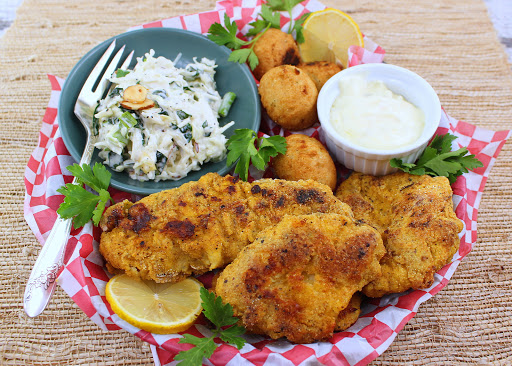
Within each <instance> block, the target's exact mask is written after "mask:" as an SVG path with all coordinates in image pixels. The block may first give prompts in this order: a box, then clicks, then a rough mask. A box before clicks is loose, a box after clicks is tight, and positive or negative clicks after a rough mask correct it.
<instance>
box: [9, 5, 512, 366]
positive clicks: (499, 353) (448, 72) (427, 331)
mask: <svg viewBox="0 0 512 366" xmlns="http://www.w3.org/2000/svg"><path fill="white" fill-rule="evenodd" d="M324 3H325V4H326V5H329V6H333V7H337V8H339V9H342V10H344V11H347V12H349V13H351V14H352V15H353V16H354V18H355V19H356V21H357V22H358V23H359V24H360V26H361V28H362V30H363V31H364V32H365V33H366V34H367V35H368V36H370V37H371V38H372V39H373V40H375V41H376V42H378V43H379V44H380V45H381V46H383V47H384V48H385V49H386V50H387V56H386V61H387V62H389V63H393V64H397V65H400V66H404V67H407V68H409V69H411V70H413V71H416V72H418V73H419V74H421V75H422V76H424V77H425V78H426V79H427V80H428V81H429V82H430V83H431V84H432V85H433V87H434V89H435V90H436V91H437V92H438V94H439V97H440V99H441V102H442V104H443V106H444V108H445V109H446V111H447V112H448V113H449V114H450V115H451V116H453V117H455V118H457V119H462V120H465V121H467V122H470V123H472V124H476V125H478V126H481V127H485V128H488V129H493V130H501V129H510V128H512V72H511V68H510V65H508V64H507V61H506V58H505V54H504V52H503V50H502V48H501V46H500V44H499V43H498V41H497V38H496V34H495V32H494V30H493V27H492V24H491V22H490V21H489V19H488V15H487V10H486V7H485V4H484V3H483V1H482V0H430V1H420V0H416V1H407V2H404V1H401V0H387V1H378V0H340V1H328V0H325V1H324ZM214 5H215V4H214V1H213V0H209V1H202V2H196V1H189V0H185V1H176V2H172V1H164V0H154V1H144V2H142V1H121V0H87V1H76V0H73V1H67V0H53V1H52V0H25V1H24V3H23V5H22V6H21V8H20V9H19V11H18V15H17V18H16V21H15V22H14V24H13V26H12V28H11V29H9V31H8V32H7V33H6V34H5V36H4V37H3V38H2V39H0V171H1V172H2V173H1V174H0V202H1V205H2V207H1V209H0V240H1V245H0V263H1V265H2V270H1V272H0V273H1V274H0V353H1V355H2V357H1V358H0V363H1V364H2V365H68V364H69V365H151V364H152V363H153V361H152V356H151V353H150V351H149V346H148V344H146V343H144V342H142V341H140V340H139V339H138V338H137V337H135V336H132V335H131V334H129V333H127V332H124V331H119V332H103V331H101V330H100V329H99V328H98V327H97V326H96V325H94V324H93V323H92V322H91V321H90V320H89V319H88V318H87V317H86V316H85V315H84V314H83V313H82V312H81V311H80V310H79V309H78V308H77V306H76V305H75V304H74V303H73V302H72V301H71V300H70V299H69V298H68V296H67V295H66V294H65V293H64V292H63V291H62V290H61V289H60V288H58V289H57V291H56V294H55V296H54V298H53V300H52V302H51V304H50V305H49V307H48V308H47V309H46V311H45V312H44V313H43V314H42V315H41V316H39V317H38V318H36V319H30V318H28V317H27V316H25V314H24V312H23V306H22V296H23V291H24V287H25V283H26V280H27V278H28V275H29V273H30V270H31V268H32V266H33V264H34V261H35V259H36V255H37V253H38V252H39V249H40V246H39V244H38V242H37V241H36V239H35V237H34V236H33V234H32V232H31V231H30V230H29V228H28V226H27V225H26V223H25V221H24V218H23V197H24V184H23V174H24V169H25V165H26V163H27V160H28V157H29V156H30V154H31V152H32V150H33V149H34V147H35V145H36V143H37V138H38V132H39V129H40V127H41V120H42V116H43V114H44V110H45V107H46V105H47V103H48V100H49V98H50V85H49V82H48V79H47V77H46V74H47V73H51V74H54V75H57V76H60V77H66V75H67V74H68V73H69V71H70V70H71V68H72V67H73V65H74V64H75V63H76V62H77V61H78V60H79V59H80V57H81V56H82V55H83V54H85V53H86V52H87V51H88V50H89V49H91V48H92V47H93V46H95V45H96V44H98V43H99V42H101V41H103V40H105V39H107V38H109V37H111V36H113V35H115V34H118V33H122V32H123V31H125V30H126V29H127V28H128V27H129V26H132V25H136V24H140V23H145V22H149V21H152V20H159V19H163V18H168V17H170V16H174V15H178V14H188V13H195V12H199V11H205V10H211V9H213V8H214ZM511 157H512V148H511V147H510V143H508V144H506V145H505V147H504V148H503V150H502V152H501V155H500V157H499V159H498V161H497V162H496V164H495V166H494V168H493V170H492V173H491V176H490V178H489V180H488V181H487V185H486V189H485V192H484V195H483V199H482V202H481V204H480V210H479V219H478V222H479V239H478V242H477V245H476V246H475V247H474V248H473V251H472V252H471V253H470V254H469V255H468V256H467V257H466V258H465V259H464V261H463V262H462V264H461V265H460V266H459V267H458V269H457V271H456V273H455V275H454V276H453V278H452V280H451V281H450V283H449V284H448V286H447V287H446V288H445V289H444V290H442V291H441V292H440V293H439V294H438V295H436V296H435V297H434V298H433V299H431V300H430V301H428V302H427V303H425V304H423V305H422V306H421V307H420V309H419V312H418V314H417V315H416V317H414V318H413V319H412V320H411V321H410V322H409V323H408V324H407V325H406V326H405V328H404V329H403V330H402V331H401V332H400V334H399V335H398V337H397V338H396V340H395V342H394V343H393V344H392V345H391V346H390V347H389V349H388V350H387V351H386V352H385V353H384V354H383V355H382V356H381V357H379V358H378V359H377V360H376V361H374V362H373V363H372V365H390V364H393V365H403V364H414V365H427V364H428V365H433V364H437V365H445V364H450V365H455V364H479V365H482V364H492V365H510V364H512V264H511V263H512V225H511V224H510V223H511V221H512V179H511V178H512V171H511V165H512V163H511Z"/></svg>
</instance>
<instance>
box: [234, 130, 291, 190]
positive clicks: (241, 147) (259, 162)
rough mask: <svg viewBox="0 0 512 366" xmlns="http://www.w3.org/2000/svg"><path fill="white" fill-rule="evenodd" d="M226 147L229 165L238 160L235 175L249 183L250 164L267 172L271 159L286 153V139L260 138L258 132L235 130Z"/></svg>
mask: <svg viewBox="0 0 512 366" xmlns="http://www.w3.org/2000/svg"><path fill="white" fill-rule="evenodd" d="M226 146H227V149H228V150H229V152H228V156H227V162H226V163H227V165H228V166H229V165H231V164H233V163H234V162H235V161H237V160H238V163H237V164H236V167H235V173H237V174H238V175H239V176H240V179H242V180H244V181H247V177H248V172H249V163H252V164H253V165H254V166H255V167H256V168H257V169H259V170H265V168H266V166H267V163H268V162H269V161H270V157H274V156H276V155H277V154H279V153H281V154H284V153H286V139H285V138H284V137H283V136H270V137H259V138H258V137H257V134H256V132H254V131H253V130H250V129H248V128H242V129H237V130H235V132H234V134H233V136H231V137H230V138H229V140H228V142H227V144H226Z"/></svg>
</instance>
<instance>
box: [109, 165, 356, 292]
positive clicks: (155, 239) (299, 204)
mask: <svg viewBox="0 0 512 366" xmlns="http://www.w3.org/2000/svg"><path fill="white" fill-rule="evenodd" d="M313 212H337V213H343V214H345V215H351V214H352V213H351V210H350V208H349V207H348V206H347V205H346V204H344V203H342V202H341V201H340V200H338V199H337V198H336V197H335V196H334V194H333V193H332V191H331V189H330V188H329V187H327V186H325V185H323V184H320V183H317V182H315V181H309V180H308V181H297V182H289V181H284V180H272V179H262V180H259V181H255V182H253V183H248V182H243V181H241V180H239V179H238V178H235V177H232V176H226V177H222V176H220V175H218V174H216V173H210V174H206V175H204V176H203V177H201V179H199V180H198V181H196V182H189V183H186V184H183V185H182V186H180V187H178V188H175V189H170V190H166V191H162V192H159V193H154V194H152V195H149V196H147V197H145V198H143V199H141V200H140V201H138V202H136V203H132V202H129V201H124V202H121V203H118V204H116V205H113V206H111V207H109V208H108V209H107V210H106V211H105V213H104V215H103V217H102V219H101V222H100V226H101V229H102V230H103V232H102V234H101V238H100V252H101V254H102V255H103V257H104V258H105V259H106V261H107V268H108V269H109V270H110V271H115V269H119V270H122V271H124V272H126V273H127V274H128V275H130V276H132V277H140V278H142V279H151V280H155V281H156V282H177V281H180V280H182V279H184V278H186V277H188V276H190V275H198V274H202V273H205V272H207V271H210V270H212V269H215V268H220V267H223V266H225V265H226V264H228V263H230V262H231V261H233V260H234V259H235V257H236V256H237V255H238V253H239V252H240V250H241V249H242V248H243V247H245V246H246V245H247V244H249V243H251V242H252V241H253V240H254V239H255V238H256V236H257V235H258V233H259V232H260V231H262V230H263V229H265V228H267V227H268V226H272V225H275V224H276V223H278V222H279V221H281V219H282V218H283V216H284V215H286V214H291V215H301V214H309V213H313Z"/></svg>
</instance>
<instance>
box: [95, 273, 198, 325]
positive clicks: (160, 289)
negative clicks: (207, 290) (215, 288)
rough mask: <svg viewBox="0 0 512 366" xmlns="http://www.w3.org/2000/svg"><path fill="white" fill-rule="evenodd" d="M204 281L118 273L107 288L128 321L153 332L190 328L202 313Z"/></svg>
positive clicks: (111, 300) (115, 308) (118, 311)
mask: <svg viewBox="0 0 512 366" xmlns="http://www.w3.org/2000/svg"><path fill="white" fill-rule="evenodd" d="M201 286H202V285H201V283H200V282H199V281H197V280H196V279H194V278H187V279H186V280H183V281H181V282H178V283H156V282H153V281H145V280H138V279H134V278H131V277H129V276H128V275H126V274H121V275H117V276H114V277H112V278H111V279H110V281H109V282H108V283H107V287H106V289H105V291H106V296H107V301H108V302H109V303H110V306H111V307H112V310H113V311H114V312H115V313H116V314H117V315H118V316H119V317H120V318H121V319H123V320H126V321H127V322H128V323H130V324H132V325H134V326H136V327H138V328H141V329H144V330H146V331H148V332H151V333H157V334H169V333H176V332H182V331H184V330H186V329H188V328H189V327H190V326H191V325H192V324H193V323H194V321H195V320H196V319H197V317H198V316H199V314H200V313H201V310H202V307H201V297H200V288H201Z"/></svg>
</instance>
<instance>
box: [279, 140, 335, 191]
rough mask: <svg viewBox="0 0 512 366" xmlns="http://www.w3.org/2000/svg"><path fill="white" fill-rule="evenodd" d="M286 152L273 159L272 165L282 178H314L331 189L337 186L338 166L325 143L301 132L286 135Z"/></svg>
mask: <svg viewBox="0 0 512 366" xmlns="http://www.w3.org/2000/svg"><path fill="white" fill-rule="evenodd" d="M286 143H287V144H288V146H287V148H286V154H284V155H278V156H276V157H275V158H274V159H273V160H272V167H273V168H274V171H275V173H276V175H277V176H278V177H279V178H281V179H286V180H300V179H313V180H315V181H317V182H319V183H323V184H325V185H327V186H329V187H331V189H333V190H334V189H335V188H336V179H337V178H336V167H335V166H334V162H333V161H332V159H331V156H330V155H329V153H328V152H327V150H326V149H325V147H324V145H322V144H321V143H320V141H318V140H317V139H315V138H313V137H309V136H306V135H301V134H294V135H290V136H288V137H286Z"/></svg>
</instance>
